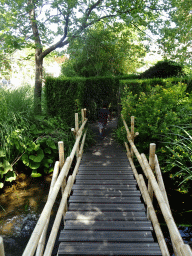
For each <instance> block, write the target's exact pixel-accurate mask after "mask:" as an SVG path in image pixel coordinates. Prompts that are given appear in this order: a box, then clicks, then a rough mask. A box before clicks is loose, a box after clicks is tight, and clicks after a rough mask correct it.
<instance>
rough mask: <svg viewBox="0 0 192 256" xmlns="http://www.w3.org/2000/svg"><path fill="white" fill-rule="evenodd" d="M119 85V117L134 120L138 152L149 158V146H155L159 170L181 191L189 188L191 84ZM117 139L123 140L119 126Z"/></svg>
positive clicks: (147, 82)
mask: <svg viewBox="0 0 192 256" xmlns="http://www.w3.org/2000/svg"><path fill="white" fill-rule="evenodd" d="M185 81H186V79H185ZM121 85H122V99H121V100H122V101H121V104H122V114H123V116H124V117H125V119H126V121H127V123H128V124H129V125H130V117H131V116H135V117H136V121H135V123H136V124H135V126H136V131H138V132H139V136H138V137H137V138H136V145H137V147H138V149H139V151H140V152H141V153H142V152H143V153H145V154H147V155H148V150H149V144H150V143H156V145H157V155H158V158H159V161H160V163H161V167H162V170H163V171H164V172H169V176H170V177H171V178H173V179H174V180H175V182H176V183H177V185H178V186H180V189H185V190H188V189H192V172H191V155H190V154H189V153H190V152H191V148H192V144H191V143H192V140H191V135H190V134H191V132H192V125H191V123H192V122H191V121H192V116H191V113H192V95H191V86H190V81H189V83H188V85H189V86H188V87H187V84H186V83H184V82H183V81H182V79H180V81H178V79H167V80H162V79H153V80H150V79H148V80H138V81H137V80H135V81H134V80H133V81H132V80H127V81H122V83H121ZM137 86H138V87H137ZM187 91H188V92H190V93H188V92H187ZM117 137H118V139H119V140H121V141H123V140H125V139H126V134H125V128H124V127H123V125H122V124H120V127H119V128H118V130H117Z"/></svg>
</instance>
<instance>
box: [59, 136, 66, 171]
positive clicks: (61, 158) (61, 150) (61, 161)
mask: <svg viewBox="0 0 192 256" xmlns="http://www.w3.org/2000/svg"><path fill="white" fill-rule="evenodd" d="M58 147H59V167H60V170H61V169H62V167H63V165H64V163H65V154H64V143H63V141H59V142H58Z"/></svg>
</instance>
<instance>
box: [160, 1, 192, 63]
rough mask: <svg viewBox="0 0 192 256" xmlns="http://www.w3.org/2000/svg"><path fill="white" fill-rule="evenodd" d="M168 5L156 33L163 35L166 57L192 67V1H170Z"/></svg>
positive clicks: (161, 38) (162, 47)
mask: <svg viewBox="0 0 192 256" xmlns="http://www.w3.org/2000/svg"><path fill="white" fill-rule="evenodd" d="M167 4H168V7H167V9H165V11H164V16H162V19H161V20H159V22H160V23H161V25H160V26H159V28H160V29H159V30H157V31H156V32H157V33H160V35H161V37H160V39H159V43H160V46H161V49H162V50H163V52H164V55H165V56H166V57H169V58H171V59H176V60H177V61H180V62H181V63H185V64H190V65H191V64H192V62H191V57H192V51H191V47H192V41H191V37H192V1H190V0H168V1H167ZM162 24H164V25H163V26H162Z"/></svg>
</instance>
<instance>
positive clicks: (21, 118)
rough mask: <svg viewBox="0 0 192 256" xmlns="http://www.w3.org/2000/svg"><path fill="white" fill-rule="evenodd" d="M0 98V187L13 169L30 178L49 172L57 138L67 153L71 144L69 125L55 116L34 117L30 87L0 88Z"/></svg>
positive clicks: (11, 177) (13, 174) (55, 150)
mask: <svg viewBox="0 0 192 256" xmlns="http://www.w3.org/2000/svg"><path fill="white" fill-rule="evenodd" d="M0 101H1V109H3V111H0V130H1V132H0V188H2V187H3V184H4V183H5V182H12V181H13V180H15V179H16V173H17V172H25V173H27V174H29V175H32V176H33V177H39V176H41V175H43V174H47V173H49V172H51V171H52V170H53V166H54V163H55V160H56V159H58V150H57V143H58V141H60V140H62V141H64V144H65V155H66V156H68V155H69V153H70V151H71V149H72V146H73V143H74V136H73V134H72V133H71V130H70V127H69V126H68V125H67V124H66V122H65V121H64V120H62V119H61V118H59V117H50V116H48V115H42V116H35V114H34V111H33V90H32V88H30V87H29V86H23V87H22V88H19V89H16V90H12V91H10V90H5V89H1V90H0ZM21 163H22V164H21ZM21 168H22V169H21Z"/></svg>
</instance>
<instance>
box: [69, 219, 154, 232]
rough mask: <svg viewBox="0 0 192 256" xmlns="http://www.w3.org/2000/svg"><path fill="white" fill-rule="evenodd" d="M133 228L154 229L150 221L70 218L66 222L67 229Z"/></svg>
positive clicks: (120, 229) (138, 229) (133, 229)
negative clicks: (81, 219)
mask: <svg viewBox="0 0 192 256" xmlns="http://www.w3.org/2000/svg"><path fill="white" fill-rule="evenodd" d="M68 229H70V230H105V231H106V230H119V231H123V230H129V231H130V230H132V231H141V230H142V231H152V230H153V228H152V226H151V223H150V222H149V221H145V222H144V221H143V222H142V221H141V222H138V221H89V220H84V221H80V220H68V221H66V223H65V230H68Z"/></svg>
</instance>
